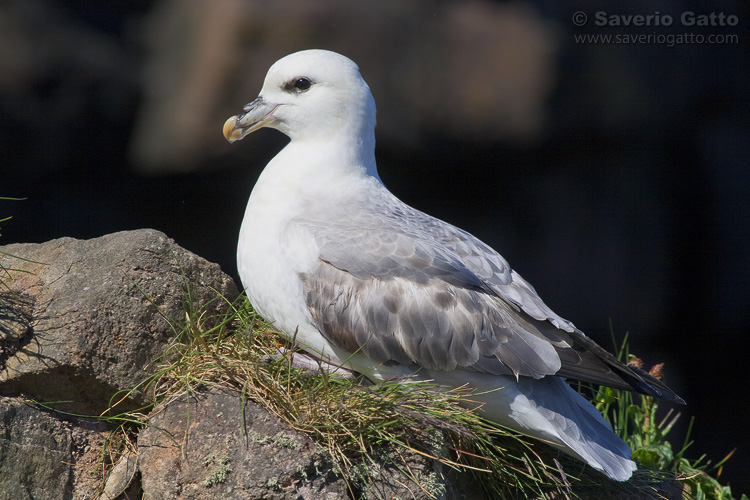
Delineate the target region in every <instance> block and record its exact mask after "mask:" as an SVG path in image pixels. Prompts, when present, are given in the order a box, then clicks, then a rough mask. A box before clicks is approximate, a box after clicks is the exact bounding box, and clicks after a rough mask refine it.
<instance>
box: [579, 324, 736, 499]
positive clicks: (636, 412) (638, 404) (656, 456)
mask: <svg viewBox="0 0 750 500" xmlns="http://www.w3.org/2000/svg"><path fill="white" fill-rule="evenodd" d="M627 340H628V335H627V334H626V335H625V337H624V339H623V341H622V342H621V343H620V344H619V345H618V343H617V341H616V339H615V337H614V334H613V336H612V341H613V344H614V345H615V346H617V353H616V354H617V356H618V358H619V359H620V360H627V362H629V363H632V364H635V365H636V366H638V367H639V368H644V367H643V361H641V360H640V359H639V358H638V357H637V356H635V355H633V354H631V353H630V352H629V346H628V341H627ZM663 371H664V366H663V364H661V363H660V364H657V365H654V366H653V367H651V369H650V370H649V373H650V374H651V375H653V376H655V377H656V378H658V379H661V378H662V372H663ZM593 393H594V397H593V398H592V402H593V403H594V404H595V405H596V408H597V409H598V410H599V411H600V412H601V413H602V414H603V415H604V417H605V418H606V419H607V420H608V421H609V422H610V424H612V427H613V428H614V429H615V430H616V432H617V434H618V435H619V436H620V437H621V438H622V439H623V440H624V441H625V442H626V443H628V444H629V445H630V447H631V448H632V450H633V460H635V461H636V462H637V463H638V464H639V465H640V466H642V467H647V468H649V469H652V470H658V471H667V472H672V473H673V474H674V475H675V477H677V478H678V479H679V481H680V483H682V485H683V487H684V491H685V495H684V496H685V498H691V499H698V500H704V499H706V500H708V499H722V500H732V499H733V498H734V497H733V496H732V491H731V488H730V487H729V486H722V485H721V483H720V482H719V480H718V477H720V476H721V471H722V468H723V466H724V464H725V463H726V462H727V460H729V459H730V458H731V456H732V454H733V453H734V450H732V451H731V452H729V453H728V454H727V455H726V456H725V457H724V458H722V459H721V460H719V461H718V462H716V463H712V462H711V460H709V459H708V458H707V457H706V456H705V455H703V456H701V457H699V458H698V459H695V460H690V459H688V458H687V457H688V450H689V448H690V446H691V445H692V444H693V442H692V441H691V440H690V434H691V431H692V428H693V425H694V424H695V421H694V419H692V418H691V419H690V424H689V426H688V430H687V432H686V435H685V438H684V440H683V442H682V444H681V446H680V448H679V450H677V451H676V452H675V451H674V450H673V449H672V444H671V443H670V442H669V441H668V440H667V434H669V432H670V431H671V430H672V428H673V426H674V424H675V423H676V422H677V420H678V419H680V418H681V416H682V415H681V413H674V411H673V409H670V410H669V411H667V412H666V414H664V415H663V416H660V415H659V414H660V413H661V412H659V400H658V399H656V398H653V397H650V396H643V395H640V394H636V393H632V392H628V391H618V390H615V389H612V388H610V387H604V386H600V387H598V388H595V389H593ZM741 500H748V497H747V496H746V495H744V494H743V495H742V496H741Z"/></svg>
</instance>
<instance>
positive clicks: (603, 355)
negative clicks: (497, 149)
mask: <svg viewBox="0 0 750 500" xmlns="http://www.w3.org/2000/svg"><path fill="white" fill-rule="evenodd" d="M377 192H378V193H382V194H380V195H379V196H380V198H377V197H374V199H367V200H362V201H360V203H361V204H363V205H364V206H360V207H354V209H352V207H347V208H348V210H346V211H343V209H342V212H341V213H340V217H338V218H336V219H335V220H330V219H329V220H325V221H315V220H314V219H311V218H306V219H305V220H299V221H296V222H297V223H298V224H299V225H300V226H303V227H304V229H305V230H307V231H309V232H310V233H311V234H312V235H313V236H314V238H315V241H316V243H317V244H318V247H319V261H318V262H317V263H316V264H315V265H314V266H313V268H312V269H309V270H307V272H304V273H302V274H301V278H302V280H303V283H304V288H305V293H306V301H307V306H308V309H309V311H310V313H311V315H312V317H313V319H314V320H315V321H316V322H317V324H318V328H319V329H320V331H321V333H322V334H323V335H324V336H325V337H326V338H327V339H328V340H329V341H331V342H333V343H334V344H336V345H338V346H340V347H342V348H344V349H347V350H349V351H350V352H354V351H356V350H359V349H361V350H362V351H363V352H364V353H365V354H366V355H367V356H368V357H370V358H371V359H373V360H374V361H376V362H380V363H399V364H404V365H410V364H417V365H420V366H423V367H425V368H428V369H432V370H442V371H446V370H454V369H456V368H461V369H467V370H473V371H477V372H482V373H491V374H498V375H514V376H515V377H521V376H524V377H534V378H541V377H544V376H547V375H558V376H562V377H570V378H574V379H578V380H582V381H589V382H594V383H600V384H605V385H610V386H613V387H618V388H626V389H631V388H635V389H636V390H639V391H641V392H644V393H646V394H652V395H657V396H660V397H664V398H666V399H673V400H675V401H678V400H680V399H679V397H678V396H676V395H675V394H674V393H673V392H672V391H670V390H669V389H668V388H667V387H666V386H665V385H664V384H663V383H661V382H660V381H658V380H656V379H654V378H653V377H650V376H649V375H648V374H646V373H643V372H641V371H638V370H633V369H631V368H630V367H627V366H625V365H624V364H622V363H620V362H619V361H618V360H617V359H616V358H614V356H612V355H611V354H609V353H608V352H607V351H605V350H604V349H602V348H601V347H599V346H598V345H597V344H596V343H594V342H593V341H592V340H590V339H589V338H588V337H586V336H585V335H584V334H583V333H582V332H580V330H578V329H576V328H575V326H573V324H572V323H570V322H569V321H567V320H565V319H563V318H561V317H560V316H558V315H557V314H555V313H554V312H553V311H552V310H550V308H549V307H548V306H547V305H546V304H544V302H543V301H542V300H541V298H540V297H539V296H538V295H537V293H536V291H535V290H534V288H533V287H532V286H531V285H530V284H529V283H528V282H526V281H525V280H524V279H523V278H522V277H521V276H520V275H518V274H517V273H516V272H515V271H513V270H512V269H511V268H510V266H509V265H508V263H507V262H506V261H505V259H503V257H502V256H501V255H499V254H498V253H497V252H495V251H494V250H493V249H492V248H490V247H489V246H487V245H486V244H484V243H483V242H481V241H480V240H478V239H477V238H475V237H474V236H472V235H471V234H469V233H467V232H465V231H463V230H461V229H459V228H456V227H455V226H452V225H450V224H447V223H445V222H443V221H440V220H439V219H435V218H434V217H430V216H429V215H426V214H424V213H422V212H420V211H418V210H415V209H413V208H411V207H409V206H407V205H404V204H403V203H401V202H400V201H399V200H398V199H396V198H395V197H393V195H391V194H390V193H387V192H385V193H383V191H377ZM675 398H676V399H675ZM680 401H681V400H680Z"/></svg>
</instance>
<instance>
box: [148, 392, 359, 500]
mask: <svg viewBox="0 0 750 500" xmlns="http://www.w3.org/2000/svg"><path fill="white" fill-rule="evenodd" d="M138 451H139V468H140V472H141V482H142V486H143V491H144V497H143V498H144V500H157V499H158V500H161V499H165V498H182V499H193V498H201V499H205V500H211V499H227V498H242V499H261V498H262V499H267V500H293V499H300V498H304V499H308V500H331V499H337V498H347V487H346V483H345V482H344V481H343V480H342V479H340V478H339V477H337V476H335V475H334V474H333V472H332V471H331V470H330V469H329V468H328V467H327V466H326V464H325V459H324V457H323V455H322V454H321V452H320V451H318V450H317V449H316V446H315V445H314V443H313V442H312V441H311V440H310V439H309V438H307V437H305V436H303V435H302V434H299V433H297V432H295V431H293V430H292V429H290V428H289V427H288V426H286V425H284V424H283V423H282V422H281V421H280V420H279V419H278V418H276V417H274V416H273V415H271V414H269V413H268V412H267V411H266V410H264V409H262V408H261V407H259V406H258V405H256V404H254V403H252V402H249V401H247V400H245V399H244V398H242V397H241V396H240V395H239V394H238V393H236V392H234V391H230V390H226V389H217V388H212V389H210V390H207V391H204V392H199V393H194V394H192V395H191V396H190V397H188V396H186V395H182V396H180V397H178V398H177V399H175V400H172V401H170V402H169V403H167V404H164V405H161V406H160V407H158V408H157V409H155V410H154V412H153V413H152V416H151V418H150V420H149V425H148V427H146V428H145V429H144V430H142V431H141V433H140V435H139V437H138Z"/></svg>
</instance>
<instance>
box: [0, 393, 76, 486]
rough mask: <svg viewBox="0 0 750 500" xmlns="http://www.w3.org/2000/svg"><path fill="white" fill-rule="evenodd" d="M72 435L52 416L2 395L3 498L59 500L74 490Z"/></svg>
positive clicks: (0, 455)
mask: <svg viewBox="0 0 750 500" xmlns="http://www.w3.org/2000/svg"><path fill="white" fill-rule="evenodd" d="M72 461H73V438H72V436H71V431H70V430H69V429H67V428H65V427H64V426H62V425H61V424H60V422H59V421H58V420H56V419H54V418H53V417H51V416H49V415H47V414H45V413H44V412H42V411H40V410H39V409H38V408H34V407H32V406H29V405H27V404H24V403H22V402H18V401H10V400H7V399H3V398H0V500H26V499H29V500H31V499H34V500H46V499H49V500H59V499H60V498H70V495H71V493H72V490H73V473H72V469H73V468H72V466H71V465H70V464H71V463H72Z"/></svg>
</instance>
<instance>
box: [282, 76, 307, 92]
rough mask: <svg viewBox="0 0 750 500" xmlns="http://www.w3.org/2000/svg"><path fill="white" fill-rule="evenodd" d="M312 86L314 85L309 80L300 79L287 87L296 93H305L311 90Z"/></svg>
mask: <svg viewBox="0 0 750 500" xmlns="http://www.w3.org/2000/svg"><path fill="white" fill-rule="evenodd" d="M311 85H312V82H311V81H310V79H309V78H305V77H300V78H296V79H294V80H292V81H291V82H289V84H288V85H287V88H289V90H294V91H296V92H305V91H306V90H308V89H309V88H310V86H311Z"/></svg>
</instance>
